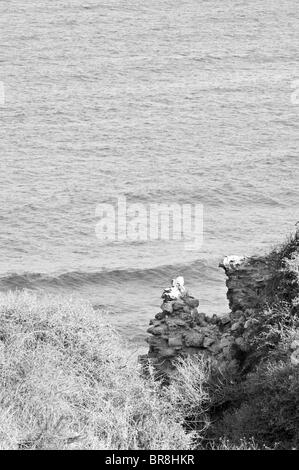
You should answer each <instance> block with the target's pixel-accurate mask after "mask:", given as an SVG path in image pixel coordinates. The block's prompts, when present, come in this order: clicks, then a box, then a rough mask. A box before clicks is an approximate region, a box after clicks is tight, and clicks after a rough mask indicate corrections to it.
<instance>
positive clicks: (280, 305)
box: [143, 232, 299, 376]
mask: <svg viewBox="0 0 299 470" xmlns="http://www.w3.org/2000/svg"><path fill="white" fill-rule="evenodd" d="M219 266H220V267H221V268H223V269H224V271H225V274H226V278H227V279H226V285H227V298H228V301H229V307H230V312H229V314H228V315H225V316H224V315H221V316H220V315H219V316H217V315H213V316H212V317H211V316H209V315H207V314H205V313H203V312H200V310H199V308H198V307H199V301H198V299H196V298H194V297H193V296H192V295H190V294H189V293H188V291H187V290H186V288H185V286H184V280H183V278H182V277H179V278H177V279H175V280H173V281H172V286H171V288H170V289H166V290H165V291H164V292H163V294H162V298H163V302H162V305H161V312H159V313H157V314H156V316H155V318H154V319H153V320H151V321H150V327H149V329H148V330H147V331H148V333H149V334H150V336H149V337H148V339H147V341H148V343H149V352H148V354H147V356H146V357H143V362H146V361H147V363H150V364H151V365H152V366H153V367H154V370H155V371H158V372H160V373H162V374H164V375H165V374H166V375H167V376H169V375H171V373H172V372H174V371H175V359H177V358H178V357H186V356H189V355H193V354H201V355H204V356H206V357H209V358H210V359H211V360H212V362H214V363H215V364H216V365H217V367H218V368H219V369H220V370H226V371H229V372H231V373H233V374H241V375H242V374H243V375H244V374H247V373H248V372H250V371H252V370H253V369H254V368H255V367H256V366H257V365H258V364H259V363H260V362H261V361H263V360H265V358H267V357H268V355H269V354H274V353H275V351H276V349H277V345H278V344H279V343H280V341H281V338H282V336H288V341H286V342H284V350H283V351H281V350H280V351H279V354H283V355H287V356H288V357H289V361H290V363H291V364H292V365H295V366H297V365H299V233H298V232H297V233H296V234H295V235H294V236H292V237H290V239H289V240H288V241H287V242H286V243H285V244H283V245H282V246H280V247H279V248H277V249H274V250H272V251H271V253H269V254H268V255H265V256H252V257H249V258H244V257H238V256H228V257H225V258H224V259H223V260H222V262H221V263H220V264H219ZM177 280H179V281H177ZM286 345H287V346H286Z"/></svg>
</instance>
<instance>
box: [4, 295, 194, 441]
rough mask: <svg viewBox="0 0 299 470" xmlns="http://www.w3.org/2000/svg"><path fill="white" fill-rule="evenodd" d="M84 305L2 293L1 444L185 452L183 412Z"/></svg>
mask: <svg viewBox="0 0 299 470" xmlns="http://www.w3.org/2000/svg"><path fill="white" fill-rule="evenodd" d="M120 341H121V340H120V338H119V337H118V336H117V334H116V333H115V332H114V331H113V330H112V329H111V328H110V327H109V326H108V325H107V324H106V322H105V321H104V320H103V317H102V316H101V315H100V314H99V313H98V312H96V313H95V312H94V311H93V309H92V308H91V306H90V305H89V304H87V303H83V302H78V301H75V300H72V299H57V298H54V297H43V298H38V297H36V296H35V295H33V294H30V293H26V292H24V293H19V294H12V293H9V294H7V295H4V294H2V295H0V409H1V412H0V449H51V448H55V449H144V448H145V449H187V448H189V447H190V445H191V444H190V437H189V436H187V435H186V433H185V432H184V430H183V428H182V426H181V422H182V416H181V415H180V413H179V412H177V410H176V409H175V408H174V407H173V405H172V404H171V402H170V401H169V397H166V396H164V395H163V392H161V391H160V390H159V387H158V385H156V384H154V383H153V382H152V381H151V380H147V381H145V380H143V379H142V378H141V377H140V375H139V369H138V366H137V365H136V360H134V359H132V358H131V357H130V354H131V353H130V351H129V350H127V349H126V348H125V346H124V345H123V344H121V342H120Z"/></svg>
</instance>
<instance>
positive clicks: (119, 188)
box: [0, 0, 299, 343]
mask: <svg viewBox="0 0 299 470" xmlns="http://www.w3.org/2000/svg"><path fill="white" fill-rule="evenodd" d="M0 23H1V32H0V35H1V41H0V80H1V81H2V82H3V84H4V88H5V105H4V106H3V105H2V106H0V119H1V126H0V146H1V147H0V148H1V153H0V201H1V203H0V290H1V291H6V290H9V289H21V288H27V289H33V290H37V291H43V290H44V291H46V292H53V293H62V294H67V295H74V296H80V297H84V298H88V299H90V301H91V302H92V303H93V305H94V306H95V308H99V309H100V308H104V309H105V310H106V311H107V314H108V316H109V318H110V319H111V322H112V323H113V324H114V325H115V326H116V328H117V329H118V330H119V331H120V332H121V334H123V335H125V336H126V337H127V338H128V339H129V340H130V341H132V342H136V343H142V342H143V341H144V337H145V330H146V328H147V325H148V321H149V319H150V318H152V317H153V315H154V314H155V313H157V311H158V310H159V305H160V303H161V299H160V296H161V292H162V289H163V288H164V287H167V286H168V285H169V282H170V279H172V278H173V277H175V276H177V275H183V276H184V277H185V282H186V285H187V287H188V288H189V289H190V291H191V292H192V293H193V294H194V295H195V296H196V297H198V298H199V300H200V310H201V311H205V312H206V313H215V312H217V313H222V312H225V311H227V309H228V305H227V301H226V288H225V279H224V274H223V273H222V271H221V270H220V269H219V268H218V262H219V259H220V258H221V257H222V256H223V255H227V254H242V255H243V254H245V255H250V254H254V253H257V254H258V253H261V252H265V251H267V250H269V249H270V248H271V247H272V246H273V245H275V244H276V243H277V242H280V241H282V240H283V239H284V238H285V237H286V236H287V235H288V234H289V232H290V231H291V230H292V229H293V228H294V224H295V222H297V220H298V219H299V213H298V202H299V189H298V177H299V171H298V144H299V133H298V130H299V98H298V97H296V96H295V95H296V89H295V88H296V86H297V88H299V82H298V79H299V68H298V58H299V28H298V24H299V6H298V3H297V2H295V1H294V0H281V1H274V0H272V1H270V0H250V2H249V1H248V0H238V1H236V0H225V1H224V0H211V1H207V0H180V1H178V0H171V1H170V0H163V1H157V0H148V1H146V2H145V1H140V0H121V1H120V0H109V1H101V0H91V1H89V0H85V1H84V0H80V1H79V0H72V1H70V2H67V1H65V0H51V2H40V1H37V0H14V1H10V0H2V1H1V4H0ZM296 80H297V84H296ZM2 104H3V103H2ZM120 196H124V197H126V200H127V202H128V203H133V202H134V203H142V204H143V205H144V206H145V207H147V206H148V205H149V204H152V203H178V204H202V205H203V210H204V242H203V244H202V246H200V247H199V248H198V249H194V250H186V248H185V243H184V241H172V240H170V241H167V240H148V241H132V240H125V241H123V242H112V241H111V240H110V241H109V240H108V241H106V242H103V240H99V239H98V238H97V236H96V233H95V227H96V224H97V221H98V217H97V215H96V207H97V205H98V204H101V203H107V202H110V203H111V202H112V201H114V200H115V199H116V198H118V197H120Z"/></svg>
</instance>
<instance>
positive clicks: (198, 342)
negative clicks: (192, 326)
mask: <svg viewBox="0 0 299 470" xmlns="http://www.w3.org/2000/svg"><path fill="white" fill-rule="evenodd" d="M183 338H184V343H185V345H186V346H187V347H195V348H200V347H201V346H202V345H203V341H204V335H203V334H202V333H199V332H197V331H188V332H186V333H184V335H183Z"/></svg>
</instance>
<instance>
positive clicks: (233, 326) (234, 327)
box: [230, 322, 241, 331]
mask: <svg viewBox="0 0 299 470" xmlns="http://www.w3.org/2000/svg"><path fill="white" fill-rule="evenodd" d="M240 326H241V323H240V322H236V323H233V324H232V326H231V328H230V329H231V330H232V331H236V330H237V329H238V328H240Z"/></svg>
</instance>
